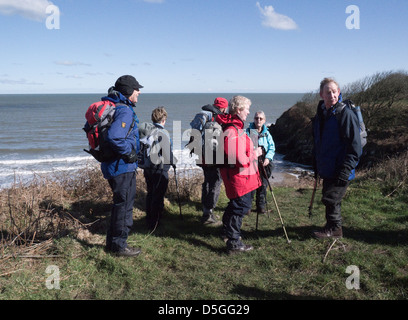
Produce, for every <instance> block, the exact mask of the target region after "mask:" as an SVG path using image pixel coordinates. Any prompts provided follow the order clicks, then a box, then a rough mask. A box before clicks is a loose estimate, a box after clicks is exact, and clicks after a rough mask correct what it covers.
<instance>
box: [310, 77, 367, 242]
mask: <svg viewBox="0 0 408 320" xmlns="http://www.w3.org/2000/svg"><path fill="white" fill-rule="evenodd" d="M320 96H321V98H322V99H323V100H322V101H320V102H319V105H318V107H317V113H316V116H315V117H314V118H313V138H314V149H313V155H314V159H315V161H314V166H315V172H316V173H317V174H318V175H319V176H320V177H321V178H323V191H322V194H323V197H322V202H323V204H324V205H325V206H326V221H327V222H326V225H325V226H324V227H323V228H322V229H321V230H318V231H315V232H314V236H315V237H316V238H318V239H324V238H341V237H342V236H343V229H342V216H341V201H342V199H343V197H344V195H345V194H346V190H347V187H348V186H349V183H350V181H351V180H353V179H354V177H355V168H356V166H357V164H358V161H359V157H360V156H361V151H362V147H361V140H360V126H359V121H358V118H357V116H356V115H355V113H354V112H353V111H352V110H351V109H349V108H348V107H346V106H345V105H344V103H342V102H341V94H340V88H339V85H338V84H337V82H336V81H335V80H333V79H330V78H325V79H323V80H322V82H321V83H320Z"/></svg>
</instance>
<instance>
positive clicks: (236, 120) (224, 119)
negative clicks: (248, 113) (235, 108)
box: [215, 113, 244, 129]
mask: <svg viewBox="0 0 408 320" xmlns="http://www.w3.org/2000/svg"><path fill="white" fill-rule="evenodd" d="M215 121H217V122H218V123H219V124H220V125H225V124H227V123H231V124H233V125H235V126H236V127H237V128H238V129H243V128H244V122H243V121H242V120H241V118H240V117H239V116H238V115H236V114H234V115H231V114H229V113H227V114H225V113H221V114H219V115H217V117H216V118H215Z"/></svg>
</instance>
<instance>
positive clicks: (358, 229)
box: [0, 181, 408, 300]
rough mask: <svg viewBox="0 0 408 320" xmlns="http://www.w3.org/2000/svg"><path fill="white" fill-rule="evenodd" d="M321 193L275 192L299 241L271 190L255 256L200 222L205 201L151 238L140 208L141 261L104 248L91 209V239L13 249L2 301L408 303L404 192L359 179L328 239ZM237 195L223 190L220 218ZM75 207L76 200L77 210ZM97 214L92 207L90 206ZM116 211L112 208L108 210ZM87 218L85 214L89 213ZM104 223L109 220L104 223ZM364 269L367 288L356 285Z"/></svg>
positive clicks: (6, 262)
mask: <svg viewBox="0 0 408 320" xmlns="http://www.w3.org/2000/svg"><path fill="white" fill-rule="evenodd" d="M311 193H312V190H311V189H296V188H283V187H282V188H275V189H274V194H275V197H276V200H277V203H278V206H279V209H280V212H281V214H282V218H283V220H284V224H285V227H286V230H287V232H288V236H289V238H290V239H291V240H292V242H291V244H288V243H287V241H286V238H285V235H284V232H283V228H282V225H281V222H280V219H279V216H278V214H277V211H276V208H275V206H274V204H273V201H272V197H271V194H270V192H269V191H268V208H269V209H271V212H270V213H269V215H261V216H259V223H258V230H256V214H255V213H251V214H250V215H249V216H246V217H245V218H244V222H243V226H242V236H243V240H244V242H246V243H248V244H251V245H253V246H254V250H253V251H252V252H248V253H245V254H236V255H228V254H227V253H226V250H225V243H224V242H223V240H222V239H221V238H220V227H212V226H203V225H202V224H200V222H199V219H200V217H201V210H200V203H199V201H194V200H184V202H183V203H182V212H183V219H180V217H179V207H178V204H177V202H176V201H173V200H172V201H171V202H168V203H167V204H166V213H165V215H164V218H163V221H162V224H161V226H160V227H159V228H158V229H157V230H155V232H153V233H152V234H150V233H149V232H148V231H147V230H146V229H145V221H144V214H143V212H142V211H140V210H139V209H137V208H135V217H134V227H133V230H132V232H131V234H130V236H129V243H130V245H132V246H140V247H141V248H142V254H141V255H140V256H138V257H136V258H118V257H114V256H112V255H111V254H109V253H106V252H105V251H104V236H105V235H104V232H105V228H104V226H105V225H106V224H105V222H106V221H105V220H106V216H105V215H104V214H105V213H104V214H101V215H100V216H96V214H95V212H94V213H93V215H92V216H90V215H86V214H83V216H81V217H82V218H84V217H85V218H86V219H85V220H86V222H87V223H88V222H89V221H91V222H92V221H93V220H92V219H94V220H95V221H96V220H98V221H97V222H95V224H91V225H89V226H81V230H86V231H87V232H88V233H87V237H81V236H79V233H77V232H74V231H71V232H68V234H66V235H64V236H60V237H58V238H55V239H53V240H52V246H51V247H50V249H49V250H48V251H47V255H48V256H47V255H42V256H41V257H40V258H38V257H37V258H23V257H21V256H19V255H15V256H10V255H7V253H8V251H7V250H8V249H7V248H6V249H3V255H2V256H1V265H2V267H1V269H0V297H1V299H6V300H7V299H45V300H48V299H64V300H70V299H102V300H108V299H109V300H117V299H125V300H127V299H129V300H131V299H132V300H133V299H137V300H141V299H143V300H187V299H188V300H219V299H228V300H241V299H245V300H270V299H362V300H363V299H364V300H373V299H384V300H395V299H407V294H408V292H407V290H408V280H407V279H408V249H407V242H408V241H407V226H408V212H407V206H406V203H405V202H404V201H403V200H402V199H401V198H398V197H386V196H384V195H383V193H382V192H381V189H380V186H378V185H376V184H374V183H369V182H367V181H364V182H361V181H360V182H359V181H357V182H355V183H353V184H352V185H351V187H350V188H349V190H348V192H347V195H346V197H345V199H344V201H343V206H342V209H343V218H344V231H343V232H344V239H342V240H341V241H337V242H336V243H335V244H334V246H333V247H332V248H331V250H330V251H328V249H329V247H330V246H331V245H332V243H333V241H331V240H324V241H318V240H315V239H313V238H312V237H311V232H312V231H313V230H314V229H315V228H317V227H320V226H323V225H324V223H325V219H324V206H323V205H322V204H321V203H320V190H319V191H318V193H317V196H316V201H315V204H314V209H313V216H312V218H311V219H309V217H308V206H309V201H310V198H311ZM227 202H228V200H227V199H226V197H225V194H224V193H222V195H221V198H220V201H219V204H218V207H217V209H216V214H218V215H219V216H220V217H221V216H222V213H223V209H224V208H225V206H226V204H227ZM71 207H72V206H71ZM86 210H87V211H89V208H88V207H87V208H86ZM108 211H109V209H106V210H105V212H108ZM82 218H81V219H82ZM96 224H99V226H98V227H96ZM50 265H54V266H57V267H58V270H59V279H60V280H59V286H60V288H59V289H49V288H47V279H50V277H51V276H52V274H51V273H47V272H46V270H47V267H49V266H50ZM348 266H356V267H358V270H359V272H360V278H359V280H360V286H359V289H348V288H347V285H346V281H347V279H348V277H350V276H352V275H353V274H351V273H348V272H346V269H347V267H348Z"/></svg>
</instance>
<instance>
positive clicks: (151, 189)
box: [144, 169, 169, 229]
mask: <svg viewBox="0 0 408 320" xmlns="http://www.w3.org/2000/svg"><path fill="white" fill-rule="evenodd" d="M144 177H145V179H146V186H147V195H146V222H147V226H148V228H149V229H152V228H154V227H155V226H157V225H158V224H159V221H160V218H161V216H162V213H163V209H164V196H165V194H166V191H167V186H168V184H169V173H168V171H166V170H161V169H158V170H155V169H145V170H144Z"/></svg>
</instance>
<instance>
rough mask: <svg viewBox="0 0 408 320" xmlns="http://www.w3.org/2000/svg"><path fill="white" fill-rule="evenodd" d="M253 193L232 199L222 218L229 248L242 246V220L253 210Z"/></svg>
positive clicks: (223, 230)
mask: <svg viewBox="0 0 408 320" xmlns="http://www.w3.org/2000/svg"><path fill="white" fill-rule="evenodd" d="M251 205H252V200H251V192H248V193H247V194H245V195H243V196H241V197H238V198H235V199H231V200H230V202H229V203H228V205H227V208H226V209H225V212H224V215H223V216H222V224H223V226H222V232H223V234H224V236H226V237H227V238H228V241H227V247H228V248H233V247H236V246H240V245H242V242H241V240H240V236H241V226H242V219H243V217H244V216H245V215H246V214H247V213H248V211H249V210H251Z"/></svg>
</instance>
